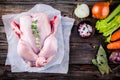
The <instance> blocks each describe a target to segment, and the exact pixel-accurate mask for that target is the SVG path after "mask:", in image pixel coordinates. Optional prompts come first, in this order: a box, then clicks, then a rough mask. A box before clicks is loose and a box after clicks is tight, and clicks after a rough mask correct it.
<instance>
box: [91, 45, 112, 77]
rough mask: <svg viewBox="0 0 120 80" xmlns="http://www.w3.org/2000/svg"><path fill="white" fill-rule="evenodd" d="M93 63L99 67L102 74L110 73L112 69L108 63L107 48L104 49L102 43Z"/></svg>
mask: <svg viewBox="0 0 120 80" xmlns="http://www.w3.org/2000/svg"><path fill="white" fill-rule="evenodd" d="M92 63H93V64H94V65H95V66H97V67H98V69H99V71H100V73H101V74H102V75H103V74H109V72H110V71H111V69H110V67H109V65H108V61H107V56H106V53H105V50H104V49H103V47H102V45H100V47H99V50H98V53H97V57H96V59H93V60H92Z"/></svg>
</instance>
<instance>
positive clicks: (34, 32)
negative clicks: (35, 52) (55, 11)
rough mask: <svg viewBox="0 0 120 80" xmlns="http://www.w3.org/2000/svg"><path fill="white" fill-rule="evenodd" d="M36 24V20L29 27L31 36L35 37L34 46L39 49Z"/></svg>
mask: <svg viewBox="0 0 120 80" xmlns="http://www.w3.org/2000/svg"><path fill="white" fill-rule="evenodd" d="M37 22H38V20H35V21H33V22H32V25H31V29H32V32H33V35H34V36H35V37H36V38H35V39H36V46H37V47H38V48H40V37H39V34H38V29H37Z"/></svg>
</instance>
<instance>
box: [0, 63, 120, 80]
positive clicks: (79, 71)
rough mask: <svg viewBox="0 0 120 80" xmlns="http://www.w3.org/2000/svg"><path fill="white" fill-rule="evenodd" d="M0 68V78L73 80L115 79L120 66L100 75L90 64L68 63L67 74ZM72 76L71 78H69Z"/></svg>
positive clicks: (7, 67)
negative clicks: (11, 70)
mask: <svg viewBox="0 0 120 80" xmlns="http://www.w3.org/2000/svg"><path fill="white" fill-rule="evenodd" d="M112 66H113V65H112ZM0 67H1V69H0V71H1V75H0V76H1V79H12V80H14V79H15V80H19V79H25V80H27V79H28V80H31V79H42V80H47V79H49V80H56V79H57V80H61V79H62V80H73V78H74V79H75V80H76V79H78V78H82V79H83V78H85V79H92V80H93V79H97V80H103V79H106V80H113V79H117V78H119V76H120V72H116V71H119V69H120V66H118V67H116V66H115V65H114V66H113V67H112V70H113V72H112V73H110V74H109V75H104V76H102V75H101V74H99V72H98V70H97V68H96V67H95V66H92V65H70V71H69V72H68V74H50V73H42V74H41V73H28V72H22V73H17V72H16V73H11V72H10V67H9V66H6V67H4V66H0ZM70 78H72V79H70Z"/></svg>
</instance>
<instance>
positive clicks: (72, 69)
mask: <svg viewBox="0 0 120 80" xmlns="http://www.w3.org/2000/svg"><path fill="white" fill-rule="evenodd" d="M101 1H108V0H0V80H56V79H57V80H74V79H75V80H81V79H86V80H88V79H90V80H94V79H95V80H119V79H120V64H113V63H109V65H110V67H111V69H112V71H113V72H111V73H110V74H109V75H104V76H102V75H101V74H100V73H99V71H98V69H97V67H95V66H94V65H92V63H91V60H92V59H93V58H95V55H96V53H97V50H98V47H99V45H100V43H101V42H102V43H103V45H104V47H105V45H106V43H105V42H103V40H104V37H103V36H101V34H99V33H98V32H97V31H95V35H93V36H92V37H90V38H88V39H82V38H81V37H80V36H79V35H78V33H77V25H78V23H79V22H80V21H82V20H89V21H91V22H92V25H93V26H95V23H96V21H97V20H96V19H94V18H92V15H91V13H90V16H89V17H87V18H85V19H78V18H76V17H75V15H74V13H73V12H74V9H75V8H76V5H77V4H78V3H86V4H88V5H89V7H90V9H91V8H92V6H93V4H94V3H96V2H101ZM39 3H43V4H48V5H51V6H52V7H54V8H56V9H58V10H60V11H61V13H62V16H69V17H71V18H75V23H74V26H73V28H72V31H71V36H70V61H69V71H68V74H50V73H28V72H22V73H12V72H11V70H10V69H11V67H10V66H5V60H6V57H7V51H8V43H7V37H6V35H5V30H4V25H3V22H2V15H6V14H15V13H20V12H24V11H27V10H29V9H31V8H32V7H33V6H34V5H35V4H39ZM118 4H120V0H113V2H112V4H111V5H110V12H112V10H113V9H115V7H116V6H117V5H118ZM106 51H107V52H108V53H107V54H110V53H109V51H108V50H107V49H106ZM108 57H109V55H108Z"/></svg>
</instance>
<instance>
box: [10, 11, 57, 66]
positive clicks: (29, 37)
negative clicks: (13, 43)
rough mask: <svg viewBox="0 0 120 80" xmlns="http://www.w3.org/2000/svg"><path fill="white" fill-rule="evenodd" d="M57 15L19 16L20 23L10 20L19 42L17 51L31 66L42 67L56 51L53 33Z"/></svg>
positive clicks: (55, 27)
mask: <svg viewBox="0 0 120 80" xmlns="http://www.w3.org/2000/svg"><path fill="white" fill-rule="evenodd" d="M57 26H58V17H57V16H54V18H53V19H52V20H49V19H48V16H47V15H46V14H44V13H36V14H31V15H25V16H22V17H20V24H18V23H16V22H15V21H12V22H11V27H12V30H13V32H14V33H15V35H16V36H17V37H18V39H19V42H18V46H17V53H18V54H19V55H20V57H22V59H23V60H24V61H25V62H26V63H27V64H29V65H30V66H31V67H43V66H45V65H46V64H47V63H48V62H50V61H51V60H52V59H53V57H54V56H55V54H56V53H57V40H56V38H55V33H56V31H57Z"/></svg>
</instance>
